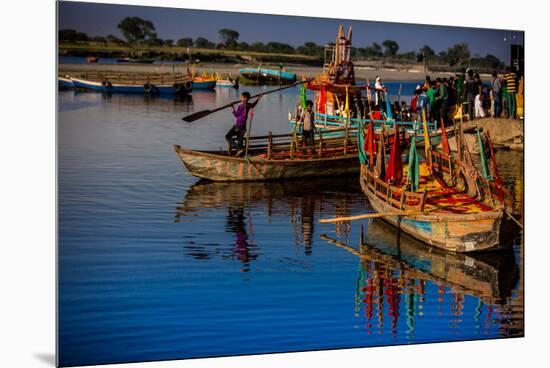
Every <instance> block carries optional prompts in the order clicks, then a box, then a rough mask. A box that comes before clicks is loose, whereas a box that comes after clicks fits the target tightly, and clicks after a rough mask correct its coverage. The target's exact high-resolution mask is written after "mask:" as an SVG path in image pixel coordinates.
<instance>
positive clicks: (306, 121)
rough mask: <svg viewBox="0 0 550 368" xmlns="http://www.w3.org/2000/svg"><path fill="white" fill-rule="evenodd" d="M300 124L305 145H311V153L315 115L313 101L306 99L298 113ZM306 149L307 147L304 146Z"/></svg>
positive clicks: (313, 146)
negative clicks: (302, 108) (299, 113)
mask: <svg viewBox="0 0 550 368" xmlns="http://www.w3.org/2000/svg"><path fill="white" fill-rule="evenodd" d="M300 123H301V124H302V137H303V142H304V145H305V146H306V147H311V152H312V154H315V116H314V113H313V102H312V101H311V100H307V101H306V108H305V110H304V111H302V114H301V115H300ZM306 150H307V148H306Z"/></svg>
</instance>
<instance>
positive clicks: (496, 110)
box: [491, 70, 502, 118]
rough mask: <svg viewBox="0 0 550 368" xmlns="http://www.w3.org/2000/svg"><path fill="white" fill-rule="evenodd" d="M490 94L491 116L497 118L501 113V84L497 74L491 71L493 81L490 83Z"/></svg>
mask: <svg viewBox="0 0 550 368" xmlns="http://www.w3.org/2000/svg"><path fill="white" fill-rule="evenodd" d="M491 92H492V93H493V116H494V117H495V118H498V117H499V116H500V113H501V112H502V109H501V104H502V83H501V81H500V78H499V77H498V74H497V72H496V70H495V71H493V80H492V81H491Z"/></svg>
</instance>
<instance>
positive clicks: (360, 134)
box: [357, 119, 367, 165]
mask: <svg viewBox="0 0 550 368" xmlns="http://www.w3.org/2000/svg"><path fill="white" fill-rule="evenodd" d="M357 148H358V149H359V162H360V163H361V164H362V165H364V164H366V163H367V154H366V153H365V136H364V130H363V122H362V119H359V127H358V131H357Z"/></svg>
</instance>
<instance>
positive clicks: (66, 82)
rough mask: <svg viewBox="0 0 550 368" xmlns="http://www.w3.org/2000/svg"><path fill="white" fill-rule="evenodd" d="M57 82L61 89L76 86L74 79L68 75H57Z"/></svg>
mask: <svg viewBox="0 0 550 368" xmlns="http://www.w3.org/2000/svg"><path fill="white" fill-rule="evenodd" d="M57 84H58V86H59V88H61V89H70V88H74V87H75V85H74V82H73V81H72V79H71V78H68V77H57Z"/></svg>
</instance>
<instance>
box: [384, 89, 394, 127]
mask: <svg viewBox="0 0 550 368" xmlns="http://www.w3.org/2000/svg"><path fill="white" fill-rule="evenodd" d="M384 94H385V100H386V115H387V116H388V120H389V121H392V120H393V115H392V113H391V106H390V98H389V97H388V94H387V93H386V92H384Z"/></svg>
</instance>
